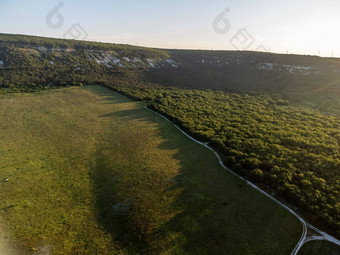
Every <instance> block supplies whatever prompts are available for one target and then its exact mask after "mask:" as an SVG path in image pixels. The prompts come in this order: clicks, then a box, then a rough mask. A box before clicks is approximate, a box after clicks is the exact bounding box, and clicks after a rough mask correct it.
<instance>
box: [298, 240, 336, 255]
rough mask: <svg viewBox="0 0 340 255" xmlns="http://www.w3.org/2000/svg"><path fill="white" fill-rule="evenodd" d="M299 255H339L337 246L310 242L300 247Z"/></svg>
mask: <svg viewBox="0 0 340 255" xmlns="http://www.w3.org/2000/svg"><path fill="white" fill-rule="evenodd" d="M299 255H339V246H337V245H336V244H333V243H330V242H327V241H311V242H308V243H306V244H304V245H303V246H302V247H301V250H300V251H299Z"/></svg>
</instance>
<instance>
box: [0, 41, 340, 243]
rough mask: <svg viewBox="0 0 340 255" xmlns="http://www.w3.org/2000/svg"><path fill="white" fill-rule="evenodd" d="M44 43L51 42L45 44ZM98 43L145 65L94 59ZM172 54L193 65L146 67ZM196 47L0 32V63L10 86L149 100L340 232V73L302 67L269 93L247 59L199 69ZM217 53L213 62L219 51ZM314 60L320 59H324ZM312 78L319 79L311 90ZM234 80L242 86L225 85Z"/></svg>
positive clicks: (236, 166)
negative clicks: (98, 91) (87, 90)
mask: <svg viewBox="0 0 340 255" xmlns="http://www.w3.org/2000/svg"><path fill="white" fill-rule="evenodd" d="M34 47H47V48H48V49H46V50H44V51H39V50H37V49H36V48H34ZM56 48H57V49H63V50H56ZM65 49H66V50H65ZM67 49H72V50H67ZM89 50H110V51H115V52H118V53H115V54H120V55H119V56H120V57H121V59H123V58H122V56H129V58H133V57H134V56H136V57H138V58H140V59H141V60H142V61H140V62H139V63H140V65H139V66H138V65H137V64H133V65H132V63H131V62H129V61H128V60H126V61H125V62H123V60H122V62H121V63H123V64H122V66H124V68H123V67H122V66H119V65H112V66H109V65H104V64H98V63H97V62H96V61H91V58H89V55H88V52H89ZM169 52H170V53H169ZM95 54H101V53H100V52H99V53H98V52H97V53H95ZM169 54H172V55H171V57H172V58H173V59H174V60H175V61H176V62H177V63H180V64H181V65H182V66H184V67H178V68H171V67H164V68H159V69H157V68H154V69H151V68H147V67H146V66H147V65H146V64H147V61H146V58H155V59H156V58H157V59H168V58H169ZM195 54H198V52H195ZM195 54H193V55H191V57H189V55H190V51H189V52H187V51H183V52H177V51H173V52H171V51H161V50H154V49H145V48H139V47H133V46H125V45H123V46H122V45H112V44H101V43H92V42H91V43H90V42H79V41H70V40H58V39H43V38H38V37H27V36H10V35H0V60H1V61H2V62H3V63H4V64H3V65H2V66H0V92H1V93H9V92H17V91H26V92H29V91H39V90H43V89H51V88H55V87H59V86H82V85H89V84H99V85H104V86H106V87H110V88H112V89H114V90H115V91H118V92H120V93H123V94H125V95H127V96H129V97H130V98H132V99H135V100H143V101H149V104H150V105H149V107H150V108H152V109H154V110H156V111H158V112H160V113H161V114H163V115H165V116H167V117H168V118H169V119H170V120H172V121H173V122H174V123H176V124H178V125H179V126H180V127H181V128H183V129H184V130H185V131H186V132H188V133H189V134H191V135H192V136H194V137H196V138H197V139H199V140H201V141H205V142H209V144H210V145H211V146H213V147H214V148H215V149H216V150H217V151H218V152H219V153H221V155H223V160H224V162H225V164H226V165H227V166H229V167H230V168H231V169H232V170H234V171H236V172H237V173H239V174H241V175H243V176H245V177H246V178H249V179H251V180H252V181H254V182H256V183H257V184H258V185H259V186H261V187H262V188H264V189H265V190H266V191H268V192H270V193H271V194H273V195H274V196H276V197H278V198H280V199H284V200H285V201H286V202H288V203H289V204H290V205H291V206H292V207H295V206H296V207H297V210H298V211H299V212H300V213H302V214H303V215H304V216H306V217H307V219H308V220H310V221H312V222H313V223H314V224H316V225H317V226H318V227H320V228H322V229H324V230H327V231H329V232H331V233H334V234H335V235H336V236H337V237H340V174H339V172H340V153H339V148H340V118H339V115H338V114H337V111H339V109H340V103H339V99H340V96H339V88H340V86H339V81H337V82H334V80H335V78H336V77H337V76H336V75H337V73H333V74H332V75H333V76H331V78H332V79H333V82H332V80H329V79H331V78H328V79H324V80H322V79H323V76H317V75H316V74H312V75H310V76H308V77H305V78H303V77H304V76H305V75H302V74H296V75H295V76H294V77H293V79H294V80H295V82H296V83H290V84H288V85H287V86H285V87H284V88H282V86H281V87H280V88H279V89H280V90H279V89H275V88H274V89H273V87H271V88H272V90H266V88H265V86H264V85H263V84H266V83H264V81H261V79H256V80H254V86H255V87H256V88H258V89H257V90H255V89H249V88H246V87H245V86H241V85H240V84H248V87H251V86H250V85H249V84H252V80H251V78H249V77H248V78H247V79H244V77H242V75H243V74H244V72H245V71H244V70H246V69H244V68H246V67H245V65H243V66H242V68H243V69H242V70H243V72H238V71H235V69H228V70H229V71H228V70H227V67H223V66H220V67H218V68H212V67H209V68H208V67H205V66H197V67H195V69H193V68H194V67H193V65H192V63H193V62H195V61H196V60H195V59H197V58H202V55H199V56H195ZM210 54H212V53H210ZM221 54H224V53H221ZM233 54H234V53H233ZM208 55H209V54H208ZM208 55H207V56H205V59H208V57H210V58H213V56H211V55H209V56H208ZM234 55H235V54H234ZM228 56H229V55H228ZM229 57H230V56H229ZM98 58H99V56H98ZM296 58H297V60H296V59H294V60H292V59H290V60H289V61H291V63H290V64H291V65H293V64H294V63H295V62H297V61H301V60H299V59H300V58H301V57H299V58H298V57H296ZM193 59H194V60H193ZM190 61H191V62H190ZM280 61H283V60H282V57H281V60H280ZM287 61H288V60H287ZM289 61H288V62H289ZM294 61H295V62H294ZM305 61H307V62H308V63H312V64H313V65H316V62H317V59H315V58H313V57H310V59H306V60H305ZM315 61H316V62H315ZM322 61H323V62H327V61H328V60H327V59H326V60H322ZM338 62H339V61H336V60H329V61H328V62H327V64H323V68H324V69H327V67H330V66H331V67H332V68H333V69H334V68H335V66H337V65H338V64H339V63H338ZM201 64H203V63H201ZM201 64H200V65H201ZM295 64H296V63H295ZM305 64H306V63H305ZM219 69H220V71H219V72H218V70H219ZM204 70H205V71H206V72H205V71H204ZM238 70H241V69H238ZM248 70H250V69H248ZM249 72H253V73H254V75H255V73H256V72H255V71H254V70H253V71H249ZM199 73H202V75H201V76H200V75H199ZM229 74H230V75H229ZM257 76H258V74H257ZM214 78H215V80H214ZM302 78H303V79H302ZM242 79H243V80H242ZM232 80H234V82H232ZM339 80H340V79H339ZM190 81H191V85H190ZM273 82H275V80H272V81H271V83H270V84H272V83H273ZM308 82H311V83H312V82H314V85H313V86H312V85H311V87H310V88H309V87H306V84H308ZM225 83H227V84H234V85H235V84H236V85H235V86H233V85H231V86H224V84H225ZM256 84H258V85H256ZM298 84H303V85H301V86H300V87H299V86H298ZM315 84H316V85H315ZM325 84H326V86H324V85H325ZM215 85H216V86H215ZM259 88H261V89H259ZM322 88H324V89H322ZM209 89H211V90H209ZM304 94H306V98H308V101H306V102H303V103H301V104H299V101H297V100H294V99H295V98H301V95H304ZM323 104H324V105H323ZM319 106H324V107H319ZM331 106H332V107H331ZM320 109H321V110H322V111H324V110H325V109H326V110H327V113H324V112H322V111H320Z"/></svg>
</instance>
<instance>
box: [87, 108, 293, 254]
mask: <svg viewBox="0 0 340 255" xmlns="http://www.w3.org/2000/svg"><path fill="white" fill-rule="evenodd" d="M102 117H105V118H120V119H123V120H125V121H134V120H139V121H143V122H145V123H147V124H152V125H154V126H155V127H156V129H157V134H156V136H158V137H159V138H160V139H161V140H162V141H163V142H161V143H160V144H159V145H158V149H160V150H162V151H171V152H174V151H176V153H175V154H174V155H173V159H174V160H176V161H177V162H179V165H180V170H179V172H178V174H176V175H173V176H167V177H166V178H163V179H162V177H161V176H160V175H161V174H160V173H154V174H152V173H151V174H150V173H149V172H148V166H147V165H143V164H144V162H145V161H144V158H143V157H140V156H139V155H138V154H139V153H137V152H139V150H142V149H143V147H138V146H137V147H136V148H134V149H135V151H136V155H126V157H127V158H129V157H131V158H132V157H134V156H135V157H137V159H140V160H141V164H140V168H137V169H134V171H135V175H136V178H135V179H134V180H133V181H132V182H131V181H127V182H126V183H125V180H126V176H125V174H124V173H125V172H128V171H130V169H129V167H130V166H129V165H127V166H125V167H126V169H124V167H122V166H120V167H122V168H119V167H117V166H114V167H113V166H112V162H111V163H110V161H111V160H110V156H109V155H108V154H107V151H104V150H103V149H102V148H100V147H98V149H97V151H96V153H95V158H96V159H95V161H94V164H93V166H92V171H91V176H92V178H93V182H94V193H95V195H96V199H97V202H96V207H97V210H98V212H99V217H98V222H99V224H100V225H101V226H102V227H103V228H104V229H105V230H106V231H107V232H109V233H110V234H111V235H112V238H113V241H114V243H115V244H117V245H119V247H122V248H125V249H126V250H128V251H130V252H131V253H135V252H138V253H143V254H159V253H161V252H162V251H164V250H167V249H171V248H172V247H177V252H176V251H174V253H182V252H183V250H184V251H185V252H186V253H187V254H289V252H290V251H291V250H293V248H294V246H295V244H296V243H295V242H294V240H295V239H296V241H297V240H298V239H299V234H300V233H299V232H297V233H292V232H294V231H295V229H290V227H291V225H294V224H295V221H297V220H296V219H290V218H289V217H291V216H290V215H289V214H288V213H287V212H285V211H284V210H283V209H282V210H281V211H280V210H279V212H278V215H275V213H272V211H274V212H277V205H276V204H274V203H273V202H272V201H270V200H268V199H266V198H265V197H264V196H262V195H259V194H256V191H254V190H252V189H251V188H249V187H248V186H247V185H246V184H245V183H244V182H242V181H240V180H238V179H236V177H233V176H232V175H230V174H227V173H225V171H224V170H223V169H222V168H221V167H218V162H217V160H216V158H215V157H214V155H213V154H212V153H211V152H210V151H208V150H207V149H205V148H203V147H201V146H200V145H197V144H193V142H192V141H189V140H188V139H187V138H186V137H185V136H183V135H182V134H180V133H179V131H178V130H176V129H175V128H174V127H173V126H171V124H170V123H168V122H166V121H163V120H160V119H159V116H157V115H154V114H153V113H151V112H150V113H148V114H146V113H145V109H140V108H137V109H131V110H124V111H119V112H112V113H110V114H105V115H103V116H102ZM132 125H133V124H132ZM103 139H105V138H103ZM137 139H143V137H136V140H137ZM132 144H133V143H132ZM114 149H115V150H118V148H114ZM132 151H133V150H132ZM138 157H140V158H138ZM118 165H119V164H118ZM115 167H117V168H115ZM150 176H152V178H151V179H150ZM155 186H156V187H155ZM123 191H124V192H125V193H124V192H123ZM174 193H175V194H176V197H175V199H174V200H171V202H169V204H165V205H166V212H167V213H169V215H171V214H172V215H173V216H172V217H169V218H168V219H167V220H166V221H163V222H161V223H159V222H158V221H159V219H160V218H161V217H160V216H159V214H161V213H162V210H164V208H159V207H158V206H157V205H159V204H163V205H164V202H163V201H164V199H166V197H167V196H169V197H171V196H172V194H174ZM253 201H255V202H253ZM285 217H288V218H289V219H288V220H287V219H286V218H285ZM282 219H284V220H282ZM274 220H281V221H284V222H286V221H287V222H288V223H289V224H286V226H282V225H280V226H279V224H278V226H277V229H278V230H277V233H273V232H272V231H271V230H272V226H271V225H270V224H272V221H274ZM279 229H280V230H279ZM295 234H296V236H295ZM275 235H277V237H275ZM281 235H282V236H281ZM286 235H292V238H291V239H292V241H291V242H289V243H287V247H286V248H284V249H282V247H284V245H283V246H282V245H281V246H280V243H282V241H279V240H280V239H281V238H282V237H286ZM273 240H277V242H276V243H273ZM284 240H286V241H287V239H284ZM279 248H280V250H278V249H279Z"/></svg>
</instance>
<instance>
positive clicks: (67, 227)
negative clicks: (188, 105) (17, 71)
mask: <svg viewBox="0 0 340 255" xmlns="http://www.w3.org/2000/svg"><path fill="white" fill-rule="evenodd" d="M0 116H1V122H0V130H1V131H0V190H1V192H0V218H1V224H0V227H2V228H3V229H4V230H5V232H3V233H2V236H3V238H4V239H5V240H7V246H14V247H16V248H17V249H20V250H23V251H25V252H26V253H34V252H37V251H51V253H52V254H108V253H109V254H117V253H119V252H121V253H125V254H134V253H136V252H141V253H151V254H160V253H163V254H174V253H179V254H185V253H187V254H199V253H201V254H209V253H215V254H216V253H224V254H289V253H290V251H291V250H292V249H293V248H294V245H295V244H296V242H297V241H298V239H299V235H300V233H301V226H300V223H299V222H298V220H297V219H295V218H294V217H293V216H292V215H290V214H289V213H288V212H286V211H285V210H284V209H282V208H280V207H279V206H277V205H276V204H274V203H273V202H272V201H270V200H269V199H267V198H265V197H264V196H262V195H260V194H259V193H257V192H256V191H254V190H253V189H252V188H250V187H249V186H247V185H246V184H245V183H244V182H242V181H240V180H238V179H237V178H236V177H234V176H232V175H230V174H229V173H227V172H225V171H224V170H223V169H222V168H221V167H220V166H219V163H218V161H217V160H216V158H215V156H214V155H213V153H212V152H210V151H208V150H207V149H205V148H204V147H202V146H200V145H198V144H195V143H194V142H192V141H191V140H189V139H187V138H186V137H185V136H183V135H182V134H181V133H180V132H179V131H178V130H177V129H176V128H174V127H173V126H172V125H171V124H169V123H168V122H166V121H165V120H163V119H161V118H160V117H159V116H156V115H155V114H153V113H151V112H149V111H147V110H145V109H144V105H143V104H142V103H135V102H132V101H130V100H129V99H127V98H125V97H123V96H120V95H117V94H115V93H113V92H111V91H109V90H107V89H105V88H103V87H99V86H90V87H84V88H70V89H60V90H55V91H46V92H42V93H34V94H12V95H5V96H1V97H0ZM7 179H8V180H7Z"/></svg>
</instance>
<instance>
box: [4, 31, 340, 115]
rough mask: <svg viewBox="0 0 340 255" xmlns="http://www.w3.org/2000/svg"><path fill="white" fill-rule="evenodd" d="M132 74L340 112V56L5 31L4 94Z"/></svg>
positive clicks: (178, 84)
mask: <svg viewBox="0 0 340 255" xmlns="http://www.w3.org/2000/svg"><path fill="white" fill-rule="evenodd" d="M18 70H20V72H21V73H20V75H19V74H18ZM127 71H132V72H135V73H136V72H137V74H134V77H135V79H137V80H138V79H140V80H143V81H146V82H151V83H157V84H160V85H163V86H177V87H184V88H199V89H217V90H224V91H232V92H241V93H244V92H245V93H262V92H266V93H274V94H275V95H279V96H281V97H284V98H285V99H288V100H291V101H295V102H300V101H304V102H305V103H308V104H310V105H314V106H317V107H321V108H322V109H323V110H325V111H329V110H333V109H340V101H339V99H338V98H340V96H339V95H340V59H336V58H320V57H316V56H299V55H282V54H271V53H260V52H246V51H199V50H161V49H151V48H144V47H136V46H130V45H117V44H108V43H97V42H86V41H75V40H64V39H52V38H42V37H34V36H25V35H8V34H0V86H1V87H2V88H3V89H8V88H10V89H15V88H18V87H20V88H22V87H35V86H39V83H40V84H51V83H54V84H57V85H67V83H69V84H70V85H77V84H78V83H82V84H83V83H85V84H86V83H88V82H89V81H90V80H91V79H89V75H90V74H91V73H93V74H92V75H91V77H94V76H95V75H98V76H99V75H100V76H101V77H104V76H105V77H106V78H105V79H106V80H107V79H111V78H112V77H113V76H115V75H117V74H118V73H121V72H125V73H126V72H127ZM66 77H67V78H66ZM110 77H111V78H110ZM137 77H138V78H137ZM137 80H136V81H137ZM97 81H98V79H92V80H91V82H97Z"/></svg>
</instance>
